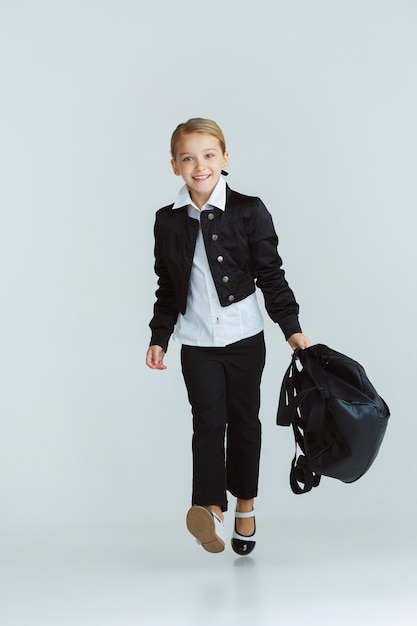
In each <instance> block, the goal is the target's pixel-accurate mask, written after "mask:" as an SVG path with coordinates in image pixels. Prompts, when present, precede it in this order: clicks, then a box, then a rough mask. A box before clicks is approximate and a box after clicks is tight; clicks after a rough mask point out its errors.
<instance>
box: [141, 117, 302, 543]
mask: <svg viewBox="0 0 417 626" xmlns="http://www.w3.org/2000/svg"><path fill="white" fill-rule="evenodd" d="M171 155H172V161H171V165H172V169H173V171H174V174H175V175H176V176H181V177H182V179H183V180H184V183H185V184H184V186H183V187H182V189H181V190H180V191H179V193H178V196H177V198H176V200H175V202H174V204H170V205H169V206H166V207H164V208H162V209H160V210H159V211H157V213H156V221H155V229H154V233H155V272H156V274H157V276H158V289H157V291H156V302H155V305H154V316H153V318H152V320H151V322H150V324H149V325H150V328H151V331H152V337H151V341H150V347H149V349H148V352H147V355H146V363H147V365H148V366H149V367H150V368H152V369H156V370H163V369H165V368H166V366H165V364H164V356H165V353H166V350H167V347H168V342H169V339H170V337H171V335H172V334H173V339H174V340H176V341H178V342H180V343H181V344H182V346H181V365H182V373H183V376H184V381H185V385H186V388H187V392H188V398H189V401H190V404H191V407H192V415H193V439H192V451H193V488H192V507H191V508H190V510H189V511H188V513H187V527H188V530H189V531H190V533H191V534H192V535H194V536H195V537H196V539H197V540H198V542H199V543H201V545H202V546H203V548H205V550H207V551H208V552H221V551H222V550H224V547H225V540H224V528H223V519H224V518H223V513H224V512H225V511H226V510H227V495H226V491H229V492H230V493H231V494H232V495H233V496H235V497H236V498H237V502H236V511H235V525H234V531H233V537H232V547H233V550H234V551H235V552H237V553H238V554H241V555H247V554H249V553H250V552H251V551H252V550H253V548H254V547H255V542H256V537H255V531H256V527H255V510H254V498H255V497H256V495H257V491H258V473H259V456H260V446H261V424H260V421H259V417H258V414H259V406H260V384H261V376H262V371H263V367H264V363H265V344H264V336H263V318H262V314H261V311H260V309H259V306H258V303H257V299H256V294H255V286H257V287H259V288H260V289H261V291H262V293H263V296H264V300H265V307H266V310H267V312H268V314H269V316H270V317H271V318H272V320H273V321H274V322H277V323H278V324H279V326H280V327H281V330H282V332H283V333H284V336H285V338H286V339H287V341H288V343H289V344H290V346H291V348H293V349H295V348H303V349H304V348H306V347H308V346H309V343H310V342H309V340H308V339H307V337H305V336H304V335H303V334H302V332H301V328H300V325H299V321H298V311H299V307H298V304H297V302H296V300H295V298H294V294H293V292H292V291H291V289H290V287H289V286H288V283H287V281H286V279H285V276H284V271H283V270H282V268H281V265H282V261H281V258H280V257H279V255H278V251H277V244H278V238H277V235H276V233H275V229H274V226H273V222H272V218H271V215H270V213H269V212H268V211H267V209H266V207H265V205H264V204H263V203H262V201H261V200H260V199H259V198H256V197H249V196H245V195H242V194H240V193H237V192H236V191H232V190H231V189H230V187H229V186H228V185H227V184H226V182H225V179H224V176H225V175H227V173H226V172H225V171H224V168H226V167H227V165H228V153H227V152H226V144H225V139H224V136H223V132H222V130H221V129H220V128H219V126H218V125H217V124H216V123H215V122H214V121H212V120H208V119H203V118H193V119H190V120H188V121H187V122H185V123H183V124H179V126H177V128H176V129H175V131H174V133H173V135H172V138H171ZM225 440H226V447H225Z"/></svg>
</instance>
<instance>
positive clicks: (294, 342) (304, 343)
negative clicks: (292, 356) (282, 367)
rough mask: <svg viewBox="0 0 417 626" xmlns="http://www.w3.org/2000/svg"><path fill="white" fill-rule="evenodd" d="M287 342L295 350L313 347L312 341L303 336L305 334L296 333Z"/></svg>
mask: <svg viewBox="0 0 417 626" xmlns="http://www.w3.org/2000/svg"><path fill="white" fill-rule="evenodd" d="M287 341H288V343H289V344H290V346H291V348H292V349H293V350H295V349H296V348H301V349H302V350H304V349H305V348H308V347H309V346H310V345H311V342H310V339H308V337H306V336H305V335H303V333H294V334H293V335H291V337H288V339H287Z"/></svg>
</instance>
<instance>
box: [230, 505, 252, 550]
mask: <svg viewBox="0 0 417 626" xmlns="http://www.w3.org/2000/svg"><path fill="white" fill-rule="evenodd" d="M246 517H253V518H255V509H252V511H248V512H247V513H241V512H240V511H235V525H234V529H233V535H232V548H233V550H234V551H235V552H236V554H239V555H240V556H247V555H248V554H250V553H251V552H252V550H253V549H254V547H255V545H256V540H255V537H256V523H255V519H254V520H253V523H254V526H255V529H254V531H253V533H252V534H251V535H248V536H246V535H240V534H239V533H238V532H237V530H236V519H237V518H239V519H241V518H246Z"/></svg>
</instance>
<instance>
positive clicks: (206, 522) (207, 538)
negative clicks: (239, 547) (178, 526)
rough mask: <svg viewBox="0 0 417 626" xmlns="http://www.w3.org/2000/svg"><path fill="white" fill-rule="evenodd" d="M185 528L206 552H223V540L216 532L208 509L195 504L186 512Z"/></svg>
mask: <svg viewBox="0 0 417 626" xmlns="http://www.w3.org/2000/svg"><path fill="white" fill-rule="evenodd" d="M186 521H187V528H188V530H189V531H190V533H191V534H192V535H193V536H194V537H195V538H196V539H197V540H198V541H199V542H200V543H201V545H202V546H203V548H204V550H207V552H223V550H224V545H225V544H224V541H223V539H222V538H221V537H219V535H218V534H217V533H216V523H215V521H214V518H213V516H212V514H211V513H210V511H208V510H207V509H206V508H204V507H203V506H198V505H195V506H193V507H191V509H190V510H189V511H188V513H187V520H186Z"/></svg>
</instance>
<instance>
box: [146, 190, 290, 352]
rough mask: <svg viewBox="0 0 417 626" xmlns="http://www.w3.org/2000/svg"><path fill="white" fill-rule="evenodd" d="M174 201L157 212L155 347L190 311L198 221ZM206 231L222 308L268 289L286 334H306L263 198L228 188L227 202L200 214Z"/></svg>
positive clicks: (271, 310)
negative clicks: (179, 316)
mask: <svg viewBox="0 0 417 626" xmlns="http://www.w3.org/2000/svg"><path fill="white" fill-rule="evenodd" d="M172 207H173V204H170V205H168V206H166V207H163V208H162V209H159V211H157V213H156V220H155V228H154V234H155V272H156V274H157V276H158V289H157V291H156V302H155V305H154V316H153V318H152V320H151V322H150V324H149V326H150V328H151V331H152V338H151V342H150V345H159V346H161V347H162V348H163V349H164V350H166V349H167V346H168V341H169V338H170V336H171V334H172V331H173V329H174V326H175V323H176V321H177V317H178V313H182V314H184V313H185V309H186V304H187V293H188V288H189V282H190V273H191V267H192V263H193V256H194V248H195V244H196V239H197V233H198V228H199V223H198V220H196V219H193V218H191V217H189V216H188V212H187V207H186V206H184V207H181V208H179V209H175V210H173V209H172ZM200 223H201V229H202V233H203V238H204V244H205V248H206V251H207V258H208V262H209V266H210V270H211V273H212V276H213V279H214V284H215V286H216V290H217V294H218V297H219V300H220V304H221V306H231V305H233V303H234V302H239V300H243V299H244V298H246V297H247V296H249V295H250V294H251V293H253V292H254V291H255V284H256V286H257V287H259V288H260V289H261V291H262V293H263V296H264V300H265V308H266V310H267V312H268V314H269V316H270V317H271V319H272V320H273V321H274V322H277V323H278V324H279V325H280V327H281V329H282V331H283V333H284V335H285V338H286V339H288V337H289V336H290V335H292V334H293V333H297V332H301V328H300V325H299V322H298V310H299V307H298V304H297V302H296V301H295V298H294V294H293V292H292V290H291V289H290V287H289V286H288V283H287V281H286V280H285V276H284V271H283V269H282V268H281V265H282V261H281V258H280V256H279V255H278V251H277V245H278V237H277V235H276V233H275V229H274V225H273V222H272V217H271V215H270V213H269V212H268V210H267V208H266V207H265V205H264V204H263V202H262V201H261V200H260V199H259V198H254V197H250V196H244V195H242V194H240V193H237V192H236V191H233V190H231V189H230V187H229V186H227V187H226V206H225V210H224V211H222V210H220V209H217V208H213V209H211V210H209V211H207V210H206V211H202V213H201V220H200Z"/></svg>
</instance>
